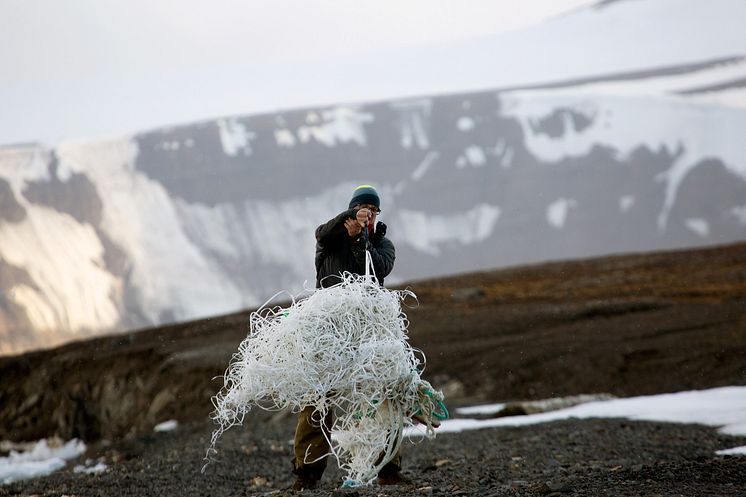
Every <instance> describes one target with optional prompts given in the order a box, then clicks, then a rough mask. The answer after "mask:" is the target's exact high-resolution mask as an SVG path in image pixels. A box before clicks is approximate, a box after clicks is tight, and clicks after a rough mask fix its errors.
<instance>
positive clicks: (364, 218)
mask: <svg viewBox="0 0 746 497" xmlns="http://www.w3.org/2000/svg"><path fill="white" fill-rule="evenodd" d="M372 217H373V213H372V212H370V209H366V208H365V207H363V208H362V209H360V210H358V211H357V216H356V219H357V222H358V223H360V226H361V227H362V226H366V225H367V224H368V221H370V219H371V218H372Z"/></svg>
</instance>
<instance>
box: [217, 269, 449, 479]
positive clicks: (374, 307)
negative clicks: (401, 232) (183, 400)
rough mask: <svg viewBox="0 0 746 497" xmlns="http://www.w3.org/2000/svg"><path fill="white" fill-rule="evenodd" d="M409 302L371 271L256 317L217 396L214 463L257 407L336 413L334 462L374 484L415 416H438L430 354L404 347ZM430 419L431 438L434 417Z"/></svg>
mask: <svg viewBox="0 0 746 497" xmlns="http://www.w3.org/2000/svg"><path fill="white" fill-rule="evenodd" d="M407 297H413V298H416V297H415V295H414V294H413V293H412V292H411V291H408V290H403V291H391V290H387V289H385V288H383V287H381V286H380V285H378V284H377V283H376V281H375V278H374V277H372V276H371V275H369V274H368V275H365V276H359V275H355V274H350V273H345V274H343V275H342V281H341V283H339V284H337V285H335V286H333V287H330V288H325V289H318V290H316V291H314V293H312V294H311V295H310V296H309V297H308V298H306V299H304V300H299V301H293V303H292V305H291V306H290V307H288V308H281V307H274V308H271V309H270V308H262V309H260V310H258V311H256V312H254V313H252V315H251V317H250V328H251V329H250V332H249V335H248V336H247V337H246V339H245V340H244V341H243V342H242V343H241V345H240V346H239V350H238V353H236V354H234V356H233V359H232V361H231V364H230V366H229V367H228V369H227V371H226V373H225V376H224V380H225V383H224V387H223V389H222V390H221V391H220V392H219V393H218V394H217V395H216V396H215V397H213V404H214V406H215V411H214V412H213V414H212V418H213V419H214V421H215V422H216V423H217V424H218V427H217V428H216V430H215V431H214V432H213V435H212V440H211V444H210V447H209V449H208V452H207V459H208V460H209V457H210V456H211V454H214V453H215V452H216V451H215V444H216V443H217V441H218V439H219V438H220V436H221V435H222V433H223V432H224V431H225V430H227V429H229V428H230V427H232V426H234V425H237V424H241V423H242V422H243V419H244V416H245V414H246V413H247V412H248V411H249V410H250V409H251V407H252V406H257V407H260V408H262V409H267V410H280V409H291V410H292V411H293V412H299V411H301V410H302V409H304V408H306V407H308V406H313V408H314V409H315V410H316V411H317V412H318V414H319V415H320V417H321V418H320V419H324V417H325V416H326V414H327V413H328V412H329V411H330V410H331V411H333V412H334V413H335V414H336V419H335V422H334V424H333V426H332V430H331V432H332V436H331V440H329V442H330V446H331V453H330V455H332V456H334V457H335V458H336V459H337V462H338V464H339V466H340V468H341V469H342V470H343V471H344V472H345V473H346V476H347V482H346V484H348V485H360V484H368V483H370V482H372V481H373V480H374V479H375V477H376V474H377V473H378V471H379V470H380V468H381V467H383V465H385V464H386V463H387V462H388V461H390V460H391V458H393V456H394V455H395V454H396V452H397V451H398V449H399V447H400V446H401V443H402V432H403V428H404V426H405V425H407V424H411V419H410V418H411V416H412V415H413V414H415V413H433V412H434V411H436V408H437V403H438V402H439V401H441V400H442V399H443V396H442V394H441V393H440V392H434V390H433V389H432V387H431V386H430V384H429V383H428V382H426V381H424V380H422V379H421V378H420V374H421V373H422V370H423V369H424V365H425V357H424V354H422V352H421V351H419V350H417V349H414V348H412V347H411V346H409V344H408V343H407V325H408V321H407V317H406V315H405V314H404V313H403V312H402V309H401V303H402V301H403V300H404V299H405V298H407ZM426 392H427V394H426ZM424 419H425V420H426V423H427V425H428V426H427V432H428V435H429V436H434V431H433V426H432V422H431V420H430V419H431V418H430V416H424ZM381 454H384V457H383V458H382V459H381ZM309 462H310V461H309ZM376 463H378V464H376Z"/></svg>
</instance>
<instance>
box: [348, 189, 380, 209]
mask: <svg viewBox="0 0 746 497" xmlns="http://www.w3.org/2000/svg"><path fill="white" fill-rule="evenodd" d="M357 204H370V205H375V206H376V207H377V208H379V209H380V208H381V199H380V198H379V197H378V192H377V191H376V189H375V188H373V187H372V186H370V185H360V186H358V187H357V188H355V191H354V192H352V200H350V206H349V208H350V209H352V208H353V207H354V206H355V205H357Z"/></svg>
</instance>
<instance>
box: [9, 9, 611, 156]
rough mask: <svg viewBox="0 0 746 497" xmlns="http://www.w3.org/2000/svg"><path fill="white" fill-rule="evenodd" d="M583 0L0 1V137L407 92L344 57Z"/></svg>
mask: <svg viewBox="0 0 746 497" xmlns="http://www.w3.org/2000/svg"><path fill="white" fill-rule="evenodd" d="M595 1H596V0H521V1H520V2H516V1H514V0H468V1H464V0H448V1H438V0H376V1H369V2H363V1H358V0H355V1H352V0H346V1H343V0H337V1H320V0H316V1H311V0H267V1H248V0H244V1H239V0H211V1H205V0H202V1H197V0H179V1H168V2H167V1H165V0H127V1H121V0H64V1H62V0H3V1H2V2H0V60H1V61H2V69H1V71H0V108H2V113H0V144H8V143H18V142H28V141H42V142H45V143H47V144H54V143H56V142H58V141H60V140H63V139H67V138H82V137H100V136H109V135H119V134H124V133H129V132H135V131H142V130H146V129H148V128H153V127H156V126H160V125H164V124H179V123H184V122H188V121H191V120H197V119H205V118H211V117H217V116H221V115H232V114H245V113H252V112H262V111H269V110H273V109H282V108H291V107H296V106H303V105H319V104H326V103H334V102H337V101H339V100H343V101H347V100H349V99H351V98H352V99H355V100H370V99H380V98H387V97H392V96H397V95H400V94H412V92H413V91H416V87H412V86H411V85H410V86H409V87H407V89H406V90H405V89H403V87H402V88H398V87H397V82H396V78H390V77H387V75H386V69H387V68H386V67H381V68H380V74H381V82H380V83H381V84H380V85H377V84H376V81H370V79H371V77H370V72H367V71H366V72H361V73H360V77H359V78H358V79H356V71H355V69H354V64H352V65H350V64H349V62H350V61H355V62H356V63H365V60H366V57H369V56H373V55H375V56H377V57H378V58H377V59H376V60H385V59H381V54H384V55H385V54H386V53H396V52H399V51H406V50H416V48H417V46H418V45H423V44H432V43H449V42H454V41H458V40H465V39H471V38H476V37H480V36H485V35H492V34H495V33H498V32H503V31H507V30H513V29H519V28H521V27H525V26H528V25H531V24H534V23H537V22H540V21H541V20H543V19H547V18H549V17H552V16H556V15H558V14H561V13H563V12H566V11H568V10H572V9H574V8H577V7H580V6H583V5H587V4H591V3H595ZM371 60H372V59H371ZM426 77H427V75H423V79H424V78H426ZM410 83H411V82H410Z"/></svg>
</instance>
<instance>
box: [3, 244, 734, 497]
mask: <svg viewBox="0 0 746 497" xmlns="http://www.w3.org/2000/svg"><path fill="white" fill-rule="evenodd" d="M410 287H411V289H412V290H414V291H415V293H416V294H417V295H418V298H419V305H418V306H416V307H413V308H411V309H408V310H407V314H408V316H409V318H410V335H411V342H412V343H413V344H414V345H415V346H418V347H420V348H422V349H423V350H424V352H425V353H426V355H427V357H428V360H429V362H428V369H427V371H426V377H427V378H428V379H430V380H432V382H433V383H434V384H435V385H436V386H438V387H440V388H443V389H444V390H445V392H446V395H447V398H448V402H449V405H450V406H451V407H453V406H456V405H459V404H464V403H475V402H482V401H501V400H514V399H532V398H547V397H555V396H564V395H572V394H580V393H599V392H606V393H611V394H614V395H619V396H630V395H638V394H651V393H661V392H671V391H679V390H689V389H697V388H710V387H715V386H723V385H744V384H746V244H736V245H730V246H725V247H716V248H709V249H701V250H690V251H681V252H668V253H654V254H641V255H628V256H619V257H606V258H601V259H593V260H585V261H570V262H561V263H551V264H544V265H537V266H531V267H523V268H514V269H508V270H500V271H493V272H485V273H475V274H469V275H463V276H457V277H452V278H445V279H439V280H433V281H423V282H414V283H412V284H410ZM247 323H248V312H245V313H238V314H233V315H229V316H223V317H219V318H213V319H207V320H201V321H197V322H192V323H184V324H179V325H174V326H169V327H164V328H160V329H155V330H146V331H143V332H138V333H129V334H125V335H120V336H112V337H105V338H98V339H94V340H90V341H86V342H80V343H75V344H70V345H67V346H64V347H61V348H58V349H54V350H51V351H42V352H34V353H29V354H25V355H22V356H16V357H6V358H0V439H11V440H35V439H38V438H42V437H45V436H49V435H52V434H58V435H60V436H61V437H62V438H65V439H69V438H72V437H79V438H83V439H84V440H87V441H89V442H93V443H91V445H90V453H89V454H88V455H87V457H99V456H100V457H103V458H104V460H105V461H106V462H107V464H109V465H110V469H109V471H107V472H106V473H104V474H101V475H93V476H88V475H77V474H74V473H72V471H71V470H70V469H67V470H63V471H61V472H59V473H57V474H55V475H52V476H50V477H48V478H42V479H39V480H35V481H33V482H21V483H16V484H11V485H6V486H2V487H0V495H4V494H8V495H17V494H21V495H32V494H38V495H62V494H68V495H255V494H262V493H270V492H276V494H277V495H281V494H282V493H283V492H282V491H279V492H278V489H281V488H284V487H285V486H286V485H288V484H289V483H290V475H289V471H288V468H289V457H290V450H291V446H290V445H289V444H288V441H289V439H290V438H291V433H292V424H293V420H292V418H291V417H287V416H282V415H280V416H276V417H275V418H274V420H273V421H268V419H269V417H268V416H266V415H263V414H261V413H260V414H258V415H256V416H254V417H252V418H251V419H249V420H247V423H246V425H247V428H246V429H240V428H239V429H234V430H233V431H231V432H229V433H227V434H226V435H225V436H224V439H223V443H222V445H221V449H222V450H221V459H222V462H219V463H217V464H213V465H211V466H210V467H208V469H207V472H206V473H205V474H201V473H199V471H198V470H199V468H200V466H201V457H202V455H203V454H204V448H205V447H206V445H207V439H208V437H209V434H210V430H211V425H210V423H209V421H208V420H207V417H208V415H209V412H210V410H211V407H212V406H211V404H210V397H211V396H212V395H213V394H214V393H215V392H216V391H217V389H218V388H219V387H220V380H219V379H215V378H214V377H216V376H218V375H220V374H221V373H222V371H223V370H224V369H225V367H226V365H227V363H228V361H229V359H230V356H231V354H232V353H233V352H235V350H236V347H237V345H238V343H239V342H240V340H241V339H242V338H244V336H245V335H246V332H247ZM171 418H175V419H178V420H179V421H181V423H182V424H181V428H180V429H179V430H177V431H176V432H173V433H166V434H154V433H152V431H151V430H152V427H153V426H154V425H155V424H156V423H158V422H160V421H164V420H166V419H171ZM745 443H746V442H744V440H743V439H740V440H739V439H737V438H734V437H725V436H723V435H719V434H717V433H716V432H715V431H714V430H712V429H709V428H703V427H699V426H691V425H668V424H657V423H632V422H629V421H621V420H585V421H563V422H558V423H551V424H547V425H539V426H531V427H523V428H511V429H505V428H503V429H498V430H483V431H479V432H471V433H465V434H461V435H449V434H444V435H442V436H440V437H438V438H437V439H436V440H435V441H433V442H425V443H423V444H419V445H416V446H411V447H407V448H406V449H405V452H404V455H405V459H406V460H405V467H406V470H407V473H408V474H409V476H411V477H412V478H413V479H414V480H415V482H416V484H415V485H414V486H407V487H398V488H391V489H382V488H379V487H371V488H368V489H362V490H361V489H358V490H354V491H346V492H343V491H341V490H335V489H336V487H337V486H338V481H339V474H338V473H335V471H330V473H331V474H330V475H329V476H328V478H327V479H326V480H325V483H324V486H323V487H322V488H321V489H320V490H317V491H315V492H312V493H307V495H328V494H334V495H337V494H340V495H350V496H351V497H352V496H353V495H359V496H368V495H370V496H374V495H375V496H379V495H428V494H430V493H432V494H433V495H551V494H553V493H554V494H555V495H656V494H659V495H734V496H735V495H746V458H744V457H718V456H715V455H714V451H715V450H717V449H721V448H727V447H732V446H735V445H743V444H745ZM115 461H116V462H115ZM71 466H72V464H70V465H68V468H69V467H71Z"/></svg>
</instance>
